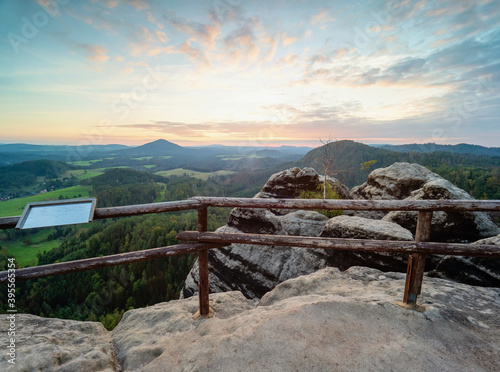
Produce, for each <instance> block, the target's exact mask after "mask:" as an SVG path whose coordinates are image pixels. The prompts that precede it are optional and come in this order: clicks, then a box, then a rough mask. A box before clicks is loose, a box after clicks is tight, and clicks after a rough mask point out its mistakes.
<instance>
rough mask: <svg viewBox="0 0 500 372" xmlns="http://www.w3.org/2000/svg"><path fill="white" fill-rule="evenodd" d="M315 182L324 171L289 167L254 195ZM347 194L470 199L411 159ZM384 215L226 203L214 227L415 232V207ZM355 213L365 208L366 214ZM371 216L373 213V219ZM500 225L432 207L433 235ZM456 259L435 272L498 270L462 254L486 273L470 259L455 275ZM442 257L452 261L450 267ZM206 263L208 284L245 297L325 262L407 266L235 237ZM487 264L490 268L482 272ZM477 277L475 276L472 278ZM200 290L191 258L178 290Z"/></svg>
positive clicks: (377, 234)
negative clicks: (225, 213)
mask: <svg viewBox="0 0 500 372" xmlns="http://www.w3.org/2000/svg"><path fill="white" fill-rule="evenodd" d="M318 182H321V177H320V176H318V174H317V173H316V172H315V171H314V169H312V168H304V169H302V170H300V169H299V168H291V169H288V170H285V171H282V172H279V173H276V174H274V175H273V176H271V177H270V179H269V180H268V181H267V182H266V184H265V185H264V187H263V188H262V191H261V192H259V193H258V194H257V195H256V196H255V197H264V198H271V197H286V198H293V197H297V196H298V195H300V193H301V191H305V190H309V191H310V190H315V189H316V188H317V185H318ZM333 183H334V184H336V185H337V188H340V190H342V189H343V188H345V186H343V185H341V184H340V183H338V182H337V181H336V180H335V181H333ZM344 191H345V190H344ZM338 192H339V193H341V192H342V191H338ZM344 195H345V193H344ZM350 196H351V197H352V198H355V199H375V200H378V199H389V200H396V199H408V200H421V199H466V200H470V199H472V198H471V197H470V196H469V195H468V194H467V193H466V192H465V191H463V190H461V189H459V188H458V187H456V186H455V185H453V184H451V183H450V182H448V181H446V180H445V179H443V178H442V177H440V176H439V175H437V174H435V173H433V172H431V171H430V170H428V169H427V168H425V167H422V166H420V165H418V164H408V163H395V164H393V165H392V166H390V167H387V168H380V169H376V170H374V171H373V172H371V173H370V175H369V177H368V181H367V182H366V183H365V184H363V185H361V186H357V187H354V188H353V189H352V190H351V192H350ZM384 215H385V213H384V212H364V211H361V212H356V211H354V212H352V213H349V216H348V215H344V216H339V217H334V218H332V219H330V220H329V221H328V220H327V218H326V217H325V216H323V215H321V214H319V213H317V212H311V211H296V212H290V211H281V210H279V211H277V210H268V209H244V208H235V209H233V210H232V211H231V214H230V217H229V221H228V225H227V226H225V227H223V228H221V230H218V231H219V232H224V231H226V232H234V233H237V232H245V233H259V234H280V235H302V236H320V235H321V236H324V237H332V238H357V239H390V240H413V236H412V234H414V233H415V228H416V220H417V213H415V212H391V213H389V214H387V215H385V217H384ZM360 216H367V217H369V219H367V218H363V217H360ZM375 217H376V218H378V219H373V218H375ZM382 217H383V219H382ZM380 219H382V220H380ZM327 221H328V223H327ZM325 225H326V226H325ZM323 227H325V229H324V231H323ZM499 233H500V231H499V229H498V227H497V226H495V224H494V223H493V222H492V221H491V219H490V218H489V217H488V216H487V215H486V214H485V213H482V212H473V213H465V212H463V213H462V212H461V213H449V212H434V214H433V226H432V235H431V240H433V241H450V242H451V241H464V240H466V241H475V240H477V239H479V238H483V237H486V236H493V235H497V234H499ZM442 258H443V257H442V256H429V257H428V260H427V264H426V270H434V269H435V268H436V266H437V265H438V264H439V262H440V261H441V259H442ZM455 260H457V258H451V257H448V258H446V259H445V260H444V262H443V263H442V265H441V269H440V271H439V273H440V274H439V275H441V276H442V277H449V278H455V279H457V280H458V279H460V278H462V279H460V280H465V278H467V277H468V278H471V280H467V281H466V282H467V283H470V284H478V283H480V282H482V280H483V279H484V283H485V285H493V284H494V283H497V280H496V279H495V277H497V276H500V274H498V270H499V269H498V268H496V266H497V265H494V262H492V263H491V264H490V265H486V264H485V263H484V262H486V261H485V260H484V259H470V260H469V259H467V260H465V261H464V262H466V261H467V262H468V263H469V264H470V265H469V266H470V267H471V268H473V266H474V265H475V264H476V263H477V264H478V265H479V264H481V265H483V266H484V269H480V271H482V272H483V274H482V275H479V274H478V273H477V268H473V269H472V270H468V269H467V270H465V269H466V268H467V267H468V266H466V265H465V263H464V264H463V265H461V267H462V268H463V269H464V270H465V271H464V272H460V275H458V274H453V270H452V267H453V265H454V264H451V263H452V262H455ZM493 261H494V260H493ZM447 262H450V265H449V267H448V266H447ZM209 265H210V266H209V271H210V290H211V292H224V291H231V290H238V291H241V292H242V293H243V294H244V295H245V296H246V297H248V298H260V297H261V296H262V295H263V294H264V293H266V292H268V291H269V290H271V289H272V288H274V287H275V286H276V285H277V284H278V283H280V282H282V281H284V280H287V279H291V278H294V277H297V276H299V275H305V274H309V273H312V272H314V271H316V270H318V269H321V268H324V267H327V266H334V267H339V268H340V269H342V270H345V269H347V268H349V267H351V266H360V265H363V266H367V267H372V268H377V269H380V270H384V271H401V272H405V271H406V265H407V255H403V254H385V253H361V252H357V253H356V252H347V251H333V250H305V249H303V248H285V247H262V246H256V245H241V244H232V245H231V246H229V247H227V248H223V249H218V250H211V251H210V253H209ZM445 268H446V269H445ZM488 271H491V272H492V273H493V274H492V275H486V273H487V272H488ZM447 273H448V274H449V275H448V274H447ZM435 275H438V274H435ZM474 277H476V278H477V280H475V281H474V280H472V278H474ZM197 291H198V266H197V265H196V264H195V266H194V267H193V269H192V270H191V272H190V273H189V275H188V277H187V278H186V282H185V285H184V288H183V291H182V293H181V298H185V297H189V296H192V295H193V294H194V293H196V292H197Z"/></svg>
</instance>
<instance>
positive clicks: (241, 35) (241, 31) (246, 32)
mask: <svg viewBox="0 0 500 372" xmlns="http://www.w3.org/2000/svg"><path fill="white" fill-rule="evenodd" d="M258 23H259V22H258V20H257V19H255V18H254V19H249V20H247V22H246V24H245V25H243V26H241V27H239V28H238V29H236V31H234V32H233V33H232V34H230V35H228V36H226V38H225V39H224V45H225V46H226V48H228V50H229V51H230V53H231V52H234V51H237V50H239V51H240V52H241V53H243V54H244V55H245V57H246V58H247V59H248V60H249V61H255V60H256V59H257V58H258V57H259V53H260V48H259V46H258V45H257V38H256V36H255V33H254V30H253V28H254V26H256V25H257V24H258ZM273 55H274V52H273Z"/></svg>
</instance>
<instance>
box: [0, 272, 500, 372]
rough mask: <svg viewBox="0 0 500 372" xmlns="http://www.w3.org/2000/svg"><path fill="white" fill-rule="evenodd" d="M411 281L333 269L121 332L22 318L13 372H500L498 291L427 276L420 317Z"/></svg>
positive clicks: (164, 309) (142, 321) (134, 318)
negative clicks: (404, 303) (203, 313)
mask: <svg viewBox="0 0 500 372" xmlns="http://www.w3.org/2000/svg"><path fill="white" fill-rule="evenodd" d="M404 283H405V275H404V274H402V273H384V272H381V271H379V270H375V269H370V268H366V267H351V268H350V269H348V270H347V271H344V272H340V271H339V270H338V269H336V268H327V269H324V270H320V271H318V272H315V273H314V274H311V275H308V276H302V277H299V278H295V279H292V280H288V281H285V282H283V283H281V284H280V285H278V286H277V287H276V288H275V289H274V290H272V291H271V292H269V293H267V294H266V295H265V296H264V297H263V298H262V299H261V301H260V303H259V304H258V306H254V305H252V303H251V302H249V301H248V300H247V299H245V298H244V296H243V295H242V294H241V293H239V292H228V293H218V294H212V295H211V296H210V306H211V307H212V308H213V309H214V311H215V316H214V317H213V318H212V319H204V320H194V319H193V318H192V315H193V314H194V313H195V312H196V310H197V308H198V299H197V298H190V299H187V300H178V301H171V302H168V303H161V304H157V305H154V306H150V307H147V308H142V309H134V310H130V311H128V312H126V313H125V315H124V316H123V319H122V320H121V322H120V323H119V324H118V326H117V327H116V328H115V329H114V330H113V331H112V332H107V331H106V330H104V328H103V327H102V326H101V325H99V324H96V323H91V322H77V321H63V320H59V319H44V318H40V317H36V316H30V315H19V318H18V320H17V326H18V327H19V332H20V333H19V335H22V341H20V342H18V344H17V358H16V366H15V367H16V368H15V370H19V371H123V372H134V371H141V372H156V371H161V372H163V371H172V372H176V371H220V372H226V371H227V372H233V371H275V372H281V371H283V372H285V371H286V372H288V371H296V370H299V371H312V372H316V371H318V372H320V371H321V372H322V371H331V370H337V371H384V372H385V371H390V370H394V371H396V370H401V369H404V370H406V369H408V370H418V371H449V372H452V371H453V372H455V371H498V370H500V360H499V359H498V355H500V313H499V312H498V311H497V310H498V309H499V308H500V289H498V288H481V287H474V286H468V285H465V284H459V283H454V282H451V281H448V280H443V279H437V278H429V277H425V278H424V283H423V288H422V294H421V295H420V296H419V303H420V304H422V305H424V306H425V311H424V312H422V313H420V312H415V311H412V310H407V309H404V308H402V307H399V306H398V305H396V304H395V302H397V301H401V298H402V296H403V288H404ZM0 317H2V319H1V321H2V322H3V323H4V324H5V323H6V317H7V315H1V316H0ZM5 342H6V341H5V340H4V341H2V343H3V345H2V346H3V347H4V348H5ZM111 342H112V343H113V348H114V350H115V354H116V359H115V358H113V352H112V350H113V349H112V347H111ZM2 357H4V353H2ZM2 362H5V360H2ZM58 363H59V364H58ZM401 366H404V368H403V367H401Z"/></svg>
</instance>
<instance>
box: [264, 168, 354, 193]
mask: <svg viewBox="0 0 500 372" xmlns="http://www.w3.org/2000/svg"><path fill="white" fill-rule="evenodd" d="M327 181H328V182H329V183H330V184H331V185H332V187H333V190H334V191H336V192H337V194H339V196H340V197H341V198H343V199H346V198H348V195H349V189H348V188H347V186H345V185H343V184H342V183H341V182H340V181H339V180H337V179H335V178H333V177H328V178H327ZM321 183H323V176H319V175H318V173H317V172H316V170H314V169H313V168H307V167H306V168H303V169H300V168H297V167H295V168H290V169H286V170H284V171H281V172H278V173H275V174H273V175H272V176H271V177H270V178H269V180H268V181H267V182H266V184H265V185H264V186H263V187H262V190H261V191H260V192H259V193H257V195H255V197H256V198H278V199H293V198H296V197H298V196H299V195H300V193H301V192H302V191H314V190H317V189H318V186H319V185H320V184H321Z"/></svg>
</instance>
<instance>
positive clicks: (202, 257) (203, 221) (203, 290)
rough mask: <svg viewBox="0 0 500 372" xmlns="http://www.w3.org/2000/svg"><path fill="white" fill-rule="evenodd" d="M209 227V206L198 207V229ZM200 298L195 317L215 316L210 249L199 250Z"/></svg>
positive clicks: (203, 229) (205, 229)
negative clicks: (212, 299) (209, 267)
mask: <svg viewBox="0 0 500 372" xmlns="http://www.w3.org/2000/svg"><path fill="white" fill-rule="evenodd" d="M207 228H208V213H207V207H206V206H204V207H201V208H198V231H200V232H204V231H207ZM198 267H199V277H200V278H199V280H198V300H199V310H198V312H197V313H196V314H195V318H210V317H212V316H213V310H212V309H210V304H209V283H208V249H204V250H200V251H198Z"/></svg>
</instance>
